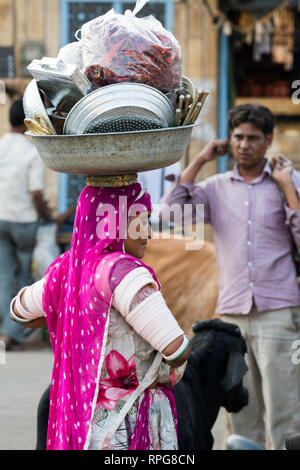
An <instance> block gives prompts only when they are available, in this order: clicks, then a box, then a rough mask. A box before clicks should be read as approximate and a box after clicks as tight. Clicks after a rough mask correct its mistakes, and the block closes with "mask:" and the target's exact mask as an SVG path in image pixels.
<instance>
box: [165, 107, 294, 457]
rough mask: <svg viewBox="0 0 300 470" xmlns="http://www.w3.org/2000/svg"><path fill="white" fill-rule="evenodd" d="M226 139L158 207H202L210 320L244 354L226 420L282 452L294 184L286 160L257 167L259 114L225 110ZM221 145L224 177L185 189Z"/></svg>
mask: <svg viewBox="0 0 300 470" xmlns="http://www.w3.org/2000/svg"><path fill="white" fill-rule="evenodd" d="M229 130H230V141H227V140H223V139H222V140H216V141H213V142H210V143H209V144H208V145H207V146H206V147H205V148H204V150H203V151H202V152H201V153H199V154H198V155H197V156H196V157H195V158H194V160H193V161H192V163H191V164H190V165H189V166H188V168H187V169H186V170H185V171H184V172H183V173H182V175H181V176H180V177H178V178H177V179H176V180H175V183H174V184H173V187H172V188H171V190H170V191H169V193H168V194H167V195H166V196H165V197H164V198H163V200H162V201H161V202H162V203H166V204H167V205H168V206H169V205H172V204H173V203H177V204H180V205H181V206H183V205H184V204H192V205H193V208H195V206H196V204H204V216H205V222H206V223H210V224H211V225H212V227H213V229H214V240H215V245H216V250H217V257H218V266H219V273H220V290H219V299H218V305H217V310H216V312H217V313H218V314H220V315H222V319H223V320H227V321H229V322H231V323H236V324H237V325H238V326H239V327H240V329H241V331H242V334H243V335H244V337H245V339H246V343H247V348H248V354H247V361H248V366H249V372H248V373H247V374H246V376H245V381H244V383H245V386H246V387H247V388H248V391H249V405H248V406H246V407H245V408H244V409H243V410H242V411H240V412H239V413H237V414H235V415H232V422H233V427H234V432H235V433H236V434H241V435H244V436H245V437H248V438H250V439H252V440H254V441H256V442H257V443H258V444H260V445H262V446H265V445H266V435H267V436H268V437H270V438H271V443H272V448H274V449H283V447H284V442H285V438H286V437H287V436H289V435H292V434H295V433H297V432H299V431H300V407H299V399H300V396H299V391H300V368H299V366H297V365H295V364H293V361H292V353H293V349H292V345H293V343H294V342H295V341H296V340H299V338H300V292H299V287H298V284H297V276H296V269H295V265H294V263H293V259H292V237H293V238H294V241H295V242H296V244H297V245H298V246H300V203H299V195H300V177H299V175H298V173H297V172H296V171H295V170H293V167H292V164H291V162H289V161H287V159H286V158H284V157H279V156H278V158H276V159H273V160H272V161H271V162H270V161H269V160H268V159H267V158H266V152H267V150H268V148H269V147H270V146H271V144H272V140H273V130H274V117H273V115H272V113H271V112H270V111H269V110H268V109H267V108H265V107H263V106H257V105H251V104H249V105H243V106H239V107H237V108H235V109H233V110H231V111H230V113H229ZM229 145H230V147H231V150H232V153H233V156H234V158H235V160H236V165H235V167H234V169H233V171H228V172H226V173H224V174H217V175H214V176H212V177H210V178H208V179H206V180H205V181H201V182H200V183H198V184H195V183H194V179H195V177H196V175H197V173H198V172H199V171H200V169H201V168H202V167H203V165H204V164H206V163H207V162H209V161H213V160H215V159H216V158H218V157H221V156H222V155H225V154H226V153H227V151H228V149H229ZM168 210H169V209H168ZM162 211H163V205H162ZM191 275H192V274H191Z"/></svg>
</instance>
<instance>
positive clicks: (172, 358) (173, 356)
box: [163, 336, 190, 361]
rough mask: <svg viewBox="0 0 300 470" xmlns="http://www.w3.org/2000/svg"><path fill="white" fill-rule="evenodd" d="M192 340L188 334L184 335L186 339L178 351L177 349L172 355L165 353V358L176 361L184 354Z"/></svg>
mask: <svg viewBox="0 0 300 470" xmlns="http://www.w3.org/2000/svg"><path fill="white" fill-rule="evenodd" d="M189 343H190V341H189V338H188V337H187V336H184V339H183V341H182V343H181V346H180V347H179V348H178V349H177V351H175V352H174V353H173V354H171V356H165V355H164V354H163V358H164V359H165V360H166V361H175V360H176V359H178V358H179V357H180V356H182V354H183V353H184V351H185V350H186V348H187V347H188V345H189Z"/></svg>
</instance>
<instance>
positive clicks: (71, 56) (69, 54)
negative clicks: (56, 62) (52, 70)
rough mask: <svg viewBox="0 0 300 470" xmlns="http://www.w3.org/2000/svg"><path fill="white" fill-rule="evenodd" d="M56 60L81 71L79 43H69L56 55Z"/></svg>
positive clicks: (81, 62) (81, 61)
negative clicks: (74, 66)
mask: <svg viewBox="0 0 300 470" xmlns="http://www.w3.org/2000/svg"><path fill="white" fill-rule="evenodd" d="M57 59H60V60H62V61H63V62H64V63H65V64H72V65H77V67H78V68H79V70H80V71H81V72H82V71H83V60H82V50H81V41H75V42H71V43H70V44H67V45H66V46H64V47H62V48H61V49H60V51H59V53H58V56H57Z"/></svg>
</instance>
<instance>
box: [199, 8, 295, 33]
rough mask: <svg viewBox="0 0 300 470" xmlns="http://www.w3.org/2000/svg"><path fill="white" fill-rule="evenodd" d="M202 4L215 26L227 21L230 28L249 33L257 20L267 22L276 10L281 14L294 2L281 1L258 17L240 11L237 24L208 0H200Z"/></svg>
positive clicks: (253, 28)
mask: <svg viewBox="0 0 300 470" xmlns="http://www.w3.org/2000/svg"><path fill="white" fill-rule="evenodd" d="M202 1H203V5H204V7H205V8H206V10H207V12H208V14H209V15H210V17H211V18H212V22H213V24H214V25H215V26H216V27H217V28H221V27H223V25H224V23H225V22H228V23H230V24H231V27H232V30H234V31H236V32H238V33H241V34H244V35H246V37H247V35H248V37H249V35H250V33H251V34H252V33H254V30H255V28H256V24H257V22H258V21H259V22H261V23H267V22H268V21H269V20H272V18H273V15H274V14H275V13H276V12H277V13H278V12H280V14H282V12H283V11H286V9H287V8H288V7H291V6H292V4H293V3H294V0H285V1H283V2H282V3H280V4H279V5H278V6H277V7H276V8H275V9H273V10H271V11H270V12H269V13H267V14H266V15H263V16H261V17H260V18H255V17H254V16H253V15H252V13H250V12H244V11H242V12H241V19H240V22H239V24H238V25H237V24H235V23H234V22H233V21H231V20H230V19H229V18H228V17H227V16H226V15H225V13H223V12H222V10H220V9H219V8H217V7H216V6H214V5H212V4H211V2H210V0H202ZM299 5H300V0H299Z"/></svg>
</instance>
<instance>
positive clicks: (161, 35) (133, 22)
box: [81, 0, 182, 93]
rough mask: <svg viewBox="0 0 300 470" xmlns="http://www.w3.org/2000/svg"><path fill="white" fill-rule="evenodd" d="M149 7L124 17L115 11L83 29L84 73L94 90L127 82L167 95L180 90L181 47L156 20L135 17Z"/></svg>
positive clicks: (126, 13) (138, 6)
mask: <svg viewBox="0 0 300 470" xmlns="http://www.w3.org/2000/svg"><path fill="white" fill-rule="evenodd" d="M145 3H146V2H145V0H142V1H138V2H137V5H136V8H135V9H134V10H133V12H131V11H130V10H127V11H126V12H125V14H124V15H121V14H119V13H116V12H115V11H114V10H113V9H112V10H110V11H109V12H108V13H106V14H105V15H103V16H100V17H98V18H95V19H94V20H92V21H89V22H88V23H86V24H84V25H83V26H82V28H81V43H82V56H83V66H84V71H85V72H84V73H85V74H86V76H87V77H88V79H89V80H90V82H91V83H92V85H93V88H94V89H96V88H99V87H102V86H105V85H111V84H113V83H121V82H125V81H126V82H135V83H142V84H144V85H149V86H152V87H154V88H157V89H159V90H160V91H162V92H164V93H168V92H170V91H173V90H175V89H177V88H179V87H180V85H181V72H182V61H181V48H180V44H179V42H178V41H177V39H176V38H175V37H174V36H173V34H172V33H170V32H169V31H167V30H166V29H165V28H164V27H163V26H162V24H161V23H160V22H159V21H158V20H156V19H155V18H154V17H153V16H147V17H145V18H137V17H136V16H135V14H136V13H137V12H138V11H139V10H140V9H141V8H142V7H143V6H144V4H145Z"/></svg>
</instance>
